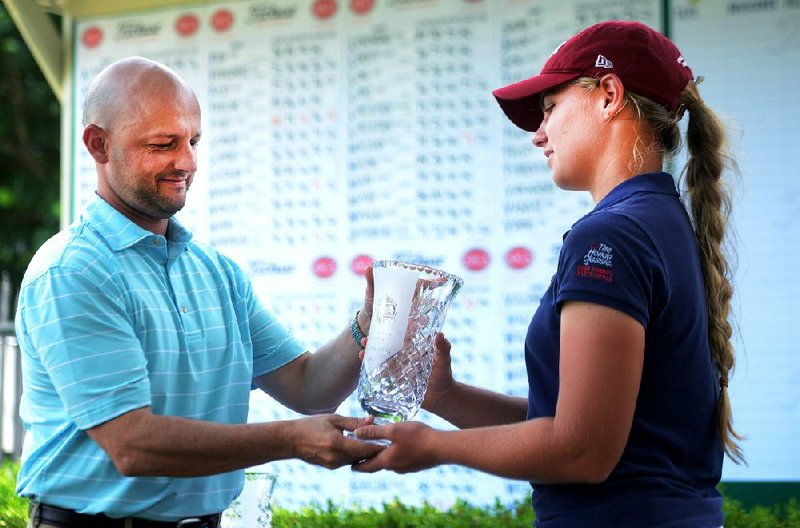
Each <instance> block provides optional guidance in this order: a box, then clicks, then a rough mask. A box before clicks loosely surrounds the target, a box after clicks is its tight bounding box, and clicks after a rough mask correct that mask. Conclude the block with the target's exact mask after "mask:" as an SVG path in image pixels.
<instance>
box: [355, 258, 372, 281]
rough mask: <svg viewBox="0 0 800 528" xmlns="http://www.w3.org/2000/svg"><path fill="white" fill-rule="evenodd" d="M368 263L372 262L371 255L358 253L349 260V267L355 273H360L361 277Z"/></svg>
mask: <svg viewBox="0 0 800 528" xmlns="http://www.w3.org/2000/svg"><path fill="white" fill-rule="evenodd" d="M370 264H372V257H370V256H369V255H358V256H356V257H354V258H353V260H352V261H351V262H350V269H351V270H353V273H355V274H356V275H361V276H362V277H363V276H364V272H365V271H366V270H367V266H369V265H370Z"/></svg>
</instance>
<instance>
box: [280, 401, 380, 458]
mask: <svg viewBox="0 0 800 528" xmlns="http://www.w3.org/2000/svg"><path fill="white" fill-rule="evenodd" d="M371 424H372V417H371V416H369V417H367V418H349V417H345V416H340V415H338V414H323V415H319V416H311V417H308V418H301V419H299V420H295V421H294V422H293V427H292V429H293V430H292V433H291V438H292V444H293V450H294V452H295V456H296V457H297V458H299V459H301V460H303V461H305V462H308V463H309V464H314V465H317V466H322V467H324V468H327V469H336V468H338V467H341V466H343V465H345V464H353V463H355V462H358V461H360V460H364V459H367V458H370V457H374V456H375V455H377V454H378V453H380V452H381V451H382V450H383V449H384V446H381V445H378V444H373V443H370V442H362V441H360V440H353V439H350V438H346V437H345V436H344V435H343V432H344V431H354V430H356V429H358V428H359V427H364V426H368V425H371Z"/></svg>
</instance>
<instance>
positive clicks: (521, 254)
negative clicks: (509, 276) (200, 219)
mask: <svg viewBox="0 0 800 528" xmlns="http://www.w3.org/2000/svg"><path fill="white" fill-rule="evenodd" d="M531 262H533V253H531V250H530V249H528V248H526V247H522V246H517V247H513V248H511V249H509V250H508V251H507V252H506V264H508V267H510V268H513V269H524V268H527V267H528V266H530V265H531Z"/></svg>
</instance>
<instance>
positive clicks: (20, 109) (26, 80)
mask: <svg viewBox="0 0 800 528" xmlns="http://www.w3.org/2000/svg"><path fill="white" fill-rule="evenodd" d="M0 101H2V104H0V271H7V272H9V274H10V276H11V280H12V284H13V285H14V287H15V288H16V287H17V286H18V285H19V282H20V280H21V279H22V274H23V273H24V271H25V268H26V267H27V265H28V262H30V259H31V257H32V256H33V254H34V252H35V251H36V249H38V247H39V246H40V245H41V244H42V243H43V242H44V241H45V240H47V238H49V237H50V236H51V235H53V234H54V233H55V232H56V231H57V230H58V227H59V191H60V184H59V154H60V145H61V143H60V112H61V107H60V105H59V103H58V100H57V99H56V97H55V95H54V94H53V92H52V90H51V89H50V86H49V85H48V84H47V81H46V80H45V78H44V76H43V75H42V73H41V71H40V69H39V67H38V65H37V64H36V62H35V61H34V59H33V56H32V55H31V53H30V50H29V49H28V47H27V46H26V45H25V42H24V41H23V40H22V37H21V36H20V34H19V32H18V31H17V28H16V26H15V25H14V22H13V20H12V19H11V16H10V15H9V14H8V12H7V11H6V9H5V7H4V6H3V4H0Z"/></svg>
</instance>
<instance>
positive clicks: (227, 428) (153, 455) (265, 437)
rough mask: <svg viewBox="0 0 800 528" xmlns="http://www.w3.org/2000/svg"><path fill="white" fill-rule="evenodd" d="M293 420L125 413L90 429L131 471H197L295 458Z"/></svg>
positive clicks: (126, 470)
mask: <svg viewBox="0 0 800 528" xmlns="http://www.w3.org/2000/svg"><path fill="white" fill-rule="evenodd" d="M292 427H293V423H292V422H291V421H278V422H270V423H263V424H241V425H229V424H219V423H212V422H204V421H198V420H189V419H186V418H178V417H173V416H159V415H155V414H152V413H151V412H150V411H149V409H148V408H145V409H138V410H136V411H132V412H130V413H126V414H124V415H122V416H120V417H118V418H115V419H114V420H111V421H109V422H106V423H105V424H101V425H99V426H97V427H95V428H93V429H91V430H89V431H88V434H89V435H90V436H91V437H92V438H93V439H94V440H95V441H96V442H97V443H98V444H100V446H101V447H102V448H103V449H104V450H105V451H106V452H107V453H108V455H109V457H110V458H111V459H112V461H113V462H114V464H115V465H116V466H117V469H119V471H120V472H121V473H122V474H124V475H126V476H142V475H159V476H170V477H192V476H203V475H212V474H217V473H224V472H227V471H232V470H235V469H240V468H243V467H249V466H254V465H258V464H263V463H265V462H268V461H271V460H281V459H286V458H291V457H293V456H294V453H293V447H292V445H293V442H292Z"/></svg>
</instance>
